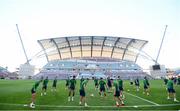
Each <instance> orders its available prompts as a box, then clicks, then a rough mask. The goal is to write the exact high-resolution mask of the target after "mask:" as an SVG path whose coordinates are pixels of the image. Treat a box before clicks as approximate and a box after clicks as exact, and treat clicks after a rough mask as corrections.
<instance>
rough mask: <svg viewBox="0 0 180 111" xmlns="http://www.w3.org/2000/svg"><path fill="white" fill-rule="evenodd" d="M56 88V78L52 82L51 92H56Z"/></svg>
mask: <svg viewBox="0 0 180 111" xmlns="http://www.w3.org/2000/svg"><path fill="white" fill-rule="evenodd" d="M56 86H57V76H56V77H55V78H54V80H53V84H52V89H51V91H56Z"/></svg>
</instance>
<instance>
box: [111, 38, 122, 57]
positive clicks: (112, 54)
mask: <svg viewBox="0 0 180 111" xmlns="http://www.w3.org/2000/svg"><path fill="white" fill-rule="evenodd" d="M119 40H120V38H117V40H116V41H115V43H114V46H113V49H112V51H111V58H112V56H113V53H114V48H115V47H116V44H117V43H118V42H119Z"/></svg>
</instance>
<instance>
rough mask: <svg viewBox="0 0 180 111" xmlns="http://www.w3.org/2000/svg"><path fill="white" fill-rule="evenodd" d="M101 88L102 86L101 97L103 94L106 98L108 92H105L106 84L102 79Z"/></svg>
mask: <svg viewBox="0 0 180 111" xmlns="http://www.w3.org/2000/svg"><path fill="white" fill-rule="evenodd" d="M99 86H100V88H99V90H100V92H99V94H100V95H101V97H102V93H104V96H106V92H105V91H106V90H105V86H106V82H105V81H104V80H103V78H102V77H101V78H100V81H99Z"/></svg>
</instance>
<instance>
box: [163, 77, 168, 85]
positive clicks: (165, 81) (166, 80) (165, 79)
mask: <svg viewBox="0 0 180 111" xmlns="http://www.w3.org/2000/svg"><path fill="white" fill-rule="evenodd" d="M167 82H168V79H167V78H166V77H165V78H164V84H165V85H167Z"/></svg>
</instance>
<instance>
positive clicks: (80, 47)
mask: <svg viewBox="0 0 180 111" xmlns="http://www.w3.org/2000/svg"><path fill="white" fill-rule="evenodd" d="M79 43H80V49H81V57H82V56H83V54H82V43H81V37H79Z"/></svg>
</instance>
